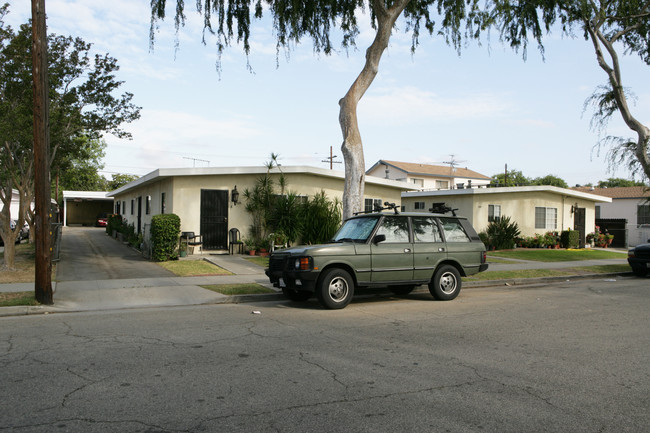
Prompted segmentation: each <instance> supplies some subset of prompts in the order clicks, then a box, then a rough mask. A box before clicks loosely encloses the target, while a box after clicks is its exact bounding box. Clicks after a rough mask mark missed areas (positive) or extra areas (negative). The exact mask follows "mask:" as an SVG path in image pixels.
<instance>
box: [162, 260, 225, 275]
mask: <svg viewBox="0 0 650 433" xmlns="http://www.w3.org/2000/svg"><path fill="white" fill-rule="evenodd" d="M157 265H158V266H161V267H163V268H165V269H167V270H168V271H171V272H173V273H174V274H176V275H178V276H179V277H199V276H208V275H232V273H230V272H228V271H226V270H225V269H223V268H220V267H219V266H217V265H215V264H212V263H210V262H208V261H206V260H172V261H169V262H159V263H157Z"/></svg>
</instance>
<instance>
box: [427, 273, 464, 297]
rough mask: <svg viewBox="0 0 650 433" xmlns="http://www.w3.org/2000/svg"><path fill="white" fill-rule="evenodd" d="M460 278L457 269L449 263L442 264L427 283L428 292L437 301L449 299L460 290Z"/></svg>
mask: <svg viewBox="0 0 650 433" xmlns="http://www.w3.org/2000/svg"><path fill="white" fill-rule="evenodd" d="M460 286H461V280H460V273H459V272H458V269H456V268H455V267H454V266H451V265H442V266H441V267H440V268H438V270H437V271H436V273H435V274H433V280H431V282H430V283H429V292H430V293H431V295H432V296H433V297H434V298H436V299H438V300H439V301H451V300H452V299H454V298H456V296H458V293H459V292H460Z"/></svg>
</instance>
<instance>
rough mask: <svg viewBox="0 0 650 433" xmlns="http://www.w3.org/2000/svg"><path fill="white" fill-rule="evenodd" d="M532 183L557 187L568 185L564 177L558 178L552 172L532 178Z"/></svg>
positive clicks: (566, 186)
mask: <svg viewBox="0 0 650 433" xmlns="http://www.w3.org/2000/svg"><path fill="white" fill-rule="evenodd" d="M532 185H550V186H557V187H559V188H568V187H569V185H568V184H567V183H566V182H565V181H564V179H560V178H559V177H557V176H553V175H552V174H549V175H547V176H544V177H537V178H535V179H533V181H532Z"/></svg>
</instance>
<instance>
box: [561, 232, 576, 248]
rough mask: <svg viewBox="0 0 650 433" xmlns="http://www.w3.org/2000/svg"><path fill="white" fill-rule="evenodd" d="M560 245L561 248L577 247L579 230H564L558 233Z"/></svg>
mask: <svg viewBox="0 0 650 433" xmlns="http://www.w3.org/2000/svg"><path fill="white" fill-rule="evenodd" d="M560 246H561V247H562V248H579V247H580V232H579V231H577V230H565V231H563V232H562V233H561V234H560Z"/></svg>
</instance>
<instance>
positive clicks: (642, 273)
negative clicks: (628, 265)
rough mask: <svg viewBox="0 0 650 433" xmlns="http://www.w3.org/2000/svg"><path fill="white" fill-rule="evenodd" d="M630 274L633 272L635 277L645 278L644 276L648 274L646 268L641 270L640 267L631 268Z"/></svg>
mask: <svg viewBox="0 0 650 433" xmlns="http://www.w3.org/2000/svg"><path fill="white" fill-rule="evenodd" d="M632 272H634V275H636V276H637V277H645V276H646V274H647V273H648V268H642V267H640V266H637V267H635V268H632Z"/></svg>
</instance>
